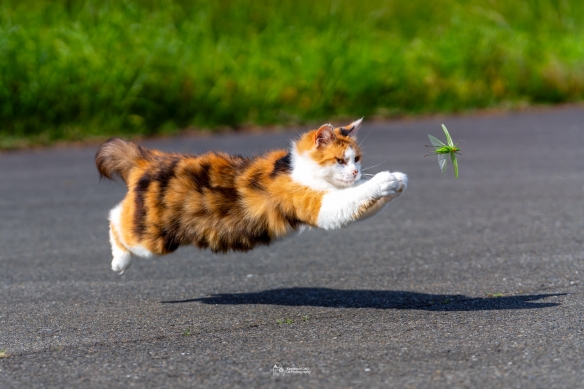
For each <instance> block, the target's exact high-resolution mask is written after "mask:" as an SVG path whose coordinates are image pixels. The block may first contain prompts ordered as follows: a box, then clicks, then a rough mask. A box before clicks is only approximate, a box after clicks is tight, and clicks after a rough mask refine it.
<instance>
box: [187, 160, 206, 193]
mask: <svg viewBox="0 0 584 389" xmlns="http://www.w3.org/2000/svg"><path fill="white" fill-rule="evenodd" d="M210 170H211V165H210V164H208V163H204V164H201V166H200V168H199V169H198V170H197V171H194V170H189V171H187V173H188V174H189V175H190V176H191V179H192V180H193V182H194V183H195V185H196V186H197V188H196V189H197V192H199V193H203V189H205V188H207V189H208V188H210V187H211V176H210V174H209V171H210Z"/></svg>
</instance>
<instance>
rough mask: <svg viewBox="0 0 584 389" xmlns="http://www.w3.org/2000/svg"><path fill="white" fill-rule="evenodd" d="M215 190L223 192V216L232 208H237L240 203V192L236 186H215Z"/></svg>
mask: <svg viewBox="0 0 584 389" xmlns="http://www.w3.org/2000/svg"><path fill="white" fill-rule="evenodd" d="M213 192H217V193H220V194H221V197H222V200H223V201H222V202H221V206H220V207H219V213H220V215H221V216H227V215H228V214H229V212H230V211H231V210H233V209H234V208H236V207H237V206H238V203H239V199H240V198H241V197H240V196H239V193H238V192H237V189H235V188H226V187H216V188H213Z"/></svg>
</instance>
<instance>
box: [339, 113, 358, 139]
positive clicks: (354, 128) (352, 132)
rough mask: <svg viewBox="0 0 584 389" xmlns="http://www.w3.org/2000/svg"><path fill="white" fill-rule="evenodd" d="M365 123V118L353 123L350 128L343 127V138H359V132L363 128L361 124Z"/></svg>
mask: <svg viewBox="0 0 584 389" xmlns="http://www.w3.org/2000/svg"><path fill="white" fill-rule="evenodd" d="M362 121H363V118H361V119H359V120H355V121H354V122H353V123H351V124H349V125H348V126H345V127H341V128H340V130H341V135H343V136H352V137H353V138H356V137H357V132H359V129H360V128H361V122H362Z"/></svg>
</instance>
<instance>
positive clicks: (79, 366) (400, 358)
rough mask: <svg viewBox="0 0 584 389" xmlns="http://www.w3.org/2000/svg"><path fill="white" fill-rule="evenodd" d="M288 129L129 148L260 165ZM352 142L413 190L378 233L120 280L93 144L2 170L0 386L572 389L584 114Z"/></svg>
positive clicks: (376, 221)
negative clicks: (440, 154) (448, 156)
mask: <svg viewBox="0 0 584 389" xmlns="http://www.w3.org/2000/svg"><path fill="white" fill-rule="evenodd" d="M441 123H445V124H446V126H447V127H448V129H449V130H450V133H451V134H452V136H453V137H454V138H455V140H457V139H463V140H465V141H466V144H465V146H464V147H463V150H462V152H463V154H464V155H463V156H461V157H459V164H460V178H459V179H455V178H454V177H453V173H452V171H451V170H450V169H449V170H448V172H447V174H445V175H443V174H442V173H441V172H440V170H439V168H438V164H437V162H436V160H435V158H434V157H427V158H423V155H424V154H426V153H427V149H426V148H425V147H424V144H427V143H428V139H427V134H428V133H431V134H433V135H435V136H438V137H440V138H442V137H443V135H442V130H441V129H440V124H441ZM302 130H303V129H301V128H297V129H291V130H289V131H283V132H279V133H265V134H232V135H220V136H215V137H185V138H169V139H156V140H148V141H144V142H141V143H142V144H144V145H146V146H149V147H157V148H160V149H164V150H172V151H181V152H191V153H196V152H203V151H206V150H224V151H228V152H237V153H241V154H254V153H258V152H261V151H263V150H267V149H271V148H284V147H287V146H288V143H289V139H290V138H291V137H293V136H294V135H295V134H296V133H298V132H300V131H302ZM361 138H362V139H364V141H363V147H364V165H365V166H372V165H376V164H381V165H380V166H378V167H375V168H373V169H370V170H368V171H367V172H377V171H381V170H387V169H389V170H391V171H401V172H404V173H406V174H408V176H409V187H408V189H407V191H406V192H405V193H404V194H403V196H402V197H400V198H399V199H397V200H396V201H395V202H394V203H392V204H391V205H390V206H389V207H388V208H387V209H386V210H385V211H384V212H383V213H382V214H381V215H379V216H377V217H376V218H373V219H370V220H367V221H365V222H362V223H356V224H353V225H351V226H350V227H349V228H346V229H344V230H341V231H332V232H327V231H321V230H312V231H308V232H304V233H302V234H301V235H299V236H295V237H292V238H289V239H286V240H284V241H281V242H277V243H276V244H274V245H272V246H270V247H265V248H260V249H257V250H255V251H252V252H250V253H246V254H241V253H237V254H228V255H215V254H212V253H211V252H209V251H199V250H197V249H195V248H182V249H180V250H178V252H176V253H175V254H173V255H169V256H166V257H162V258H157V259H142V260H140V259H138V260H135V261H134V264H133V265H132V268H131V269H130V270H129V271H128V272H126V273H125V274H123V275H121V276H120V275H118V274H116V273H114V272H112V271H111V270H110V268H109V267H110V261H111V256H110V246H109V242H108V223H107V220H106V217H107V212H108V210H109V209H110V208H112V207H113V206H114V205H115V204H116V203H117V202H118V201H120V200H121V199H122V197H123V195H124V193H125V188H124V186H123V184H121V183H117V184H116V183H110V182H106V181H102V182H100V181H99V179H98V174H97V171H96V169H95V166H94V163H93V156H94V153H95V150H96V146H76V147H70V148H64V147H58V148H52V149H43V150H33V151H21V152H9V153H3V154H0V214H1V216H2V217H1V218H0V350H4V351H3V352H1V351H0V387H2V388H24V387H26V388H41V387H51V388H53V387H69V388H85V387H87V388H89V387H92V388H97V387H102V388H116V387H120V388H125V387H132V386H133V387H153V388H193V387H214V388H252V387H274V388H276V387H278V388H280V387H289V388H297V387H319V388H336V389H338V388H358V387H359V388H374V387H386V388H388V387H395V388H403V387H413V388H432V387H436V388H439V387H441V388H453V387H525V388H550V387H564V388H567V387H570V388H574V387H582V385H583V384H582V382H584V358H583V357H582V356H583V355H584V299H583V295H582V276H583V274H584V235H583V231H584V109H582V108H577V107H568V108H560V109H554V110H544V111H539V112H529V113H511V114H505V115H491V116H488V115H482V116H464V117H444V118H439V119H438V118H431V119H421V120H410V121H394V122H373V123H366V124H365V125H364V128H363V129H362V130H361ZM275 365H276V366H277V367H278V368H279V367H282V369H283V370H284V373H283V374H279V375H277V376H276V375H274V370H273V368H274V366H275ZM293 368H296V370H294V369H293ZM302 369H303V370H302ZM279 371H280V370H278V372H279ZM300 372H302V373H303V374H300ZM308 372H309V373H308Z"/></svg>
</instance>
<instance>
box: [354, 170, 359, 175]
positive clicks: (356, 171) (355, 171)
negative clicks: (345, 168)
mask: <svg viewBox="0 0 584 389" xmlns="http://www.w3.org/2000/svg"><path fill="white" fill-rule="evenodd" d="M358 173H359V170H357V169H355V170H353V177H356V176H357V174H358Z"/></svg>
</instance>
